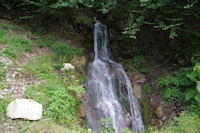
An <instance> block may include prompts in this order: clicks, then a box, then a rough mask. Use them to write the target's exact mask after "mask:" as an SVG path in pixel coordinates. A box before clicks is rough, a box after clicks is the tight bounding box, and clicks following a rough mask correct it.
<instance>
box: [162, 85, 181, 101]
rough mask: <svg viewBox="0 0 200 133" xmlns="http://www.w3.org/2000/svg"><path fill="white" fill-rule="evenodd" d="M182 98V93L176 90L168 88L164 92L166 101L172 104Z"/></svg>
mask: <svg viewBox="0 0 200 133" xmlns="http://www.w3.org/2000/svg"><path fill="white" fill-rule="evenodd" d="M180 96H181V91H180V90H179V89H178V88H176V87H172V88H166V89H165V91H164V99H165V100H167V101H168V102H169V103H172V102H173V101H175V100H176V99H178V98H180Z"/></svg>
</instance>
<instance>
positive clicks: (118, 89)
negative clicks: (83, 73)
mask: <svg viewBox="0 0 200 133" xmlns="http://www.w3.org/2000/svg"><path fill="white" fill-rule="evenodd" d="M94 26H95V29H94V52H95V58H94V61H93V62H92V63H91V64H90V65H89V68H88V79H87V92H86V95H87V96H86V97H87V99H86V100H85V104H86V115H87V119H88V123H89V126H91V128H92V129H93V130H95V131H97V132H99V130H100V129H101V123H100V120H101V118H108V117H111V118H112V127H113V128H114V129H115V132H116V133H120V132H121V130H122V129H123V128H125V127H127V123H126V120H125V115H126V114H125V113H126V112H125V109H124V107H123V106H122V104H121V101H122V99H123V97H124V96H123V92H124V91H126V92H127V101H129V104H130V107H129V108H130V109H129V110H130V112H131V121H132V123H131V124H132V128H133V130H134V131H135V132H136V133H143V132H144V125H143V122H142V118H141V114H140V112H139V109H138V102H137V99H135V97H134V96H133V88H132V85H131V82H130V80H129V78H128V76H127V75H126V73H125V71H124V69H123V67H122V66H121V65H120V64H118V63H116V62H114V61H112V60H110V59H109V52H108V48H107V44H108V35H107V34H108V33H107V28H106V26H105V25H103V24H102V23H100V22H99V21H97V20H96V23H95V25H94ZM124 89H125V90H124Z"/></svg>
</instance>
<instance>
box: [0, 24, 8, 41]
mask: <svg viewBox="0 0 200 133" xmlns="http://www.w3.org/2000/svg"><path fill="white" fill-rule="evenodd" d="M7 35H8V32H7V31H6V30H5V29H3V28H2V27H0V44H6V43H7V42H8V38H7Z"/></svg>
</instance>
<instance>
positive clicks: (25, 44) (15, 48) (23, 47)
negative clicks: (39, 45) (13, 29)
mask: <svg viewBox="0 0 200 133" xmlns="http://www.w3.org/2000/svg"><path fill="white" fill-rule="evenodd" d="M24 51H26V52H32V51H33V43H32V41H31V40H30V39H28V38H25V37H21V36H13V37H12V38H11V39H10V40H9V45H8V46H7V47H6V49H5V51H4V53H5V54H6V55H7V56H8V57H12V58H18V59H19V58H20V57H21V56H22V54H23V52H24Z"/></svg>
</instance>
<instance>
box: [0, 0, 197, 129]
mask: <svg viewBox="0 0 200 133" xmlns="http://www.w3.org/2000/svg"><path fill="white" fill-rule="evenodd" d="M199 2H200V1H199V0H190V1H188V0H182V1H180V0H156V1H155V0H103V1H101V0H92V1H91V0H59V1H52V0H12V1H8V0H1V1H0V14H2V15H0V17H2V18H3V17H4V16H6V17H8V19H10V17H11V19H13V20H16V21H17V22H23V23H29V25H31V27H32V28H31V30H32V31H34V32H35V33H36V34H37V35H39V36H40V37H39V39H38V40H36V42H37V43H38V45H39V46H40V47H49V48H51V49H52V51H53V55H51V57H46V56H44V57H43V56H40V57H38V58H37V59H33V60H32V61H31V62H30V63H29V64H27V65H26V66H24V71H23V73H24V75H26V76H27V77H29V76H33V77H37V78H40V79H42V80H44V83H41V84H40V85H38V86H37V87H36V86H34V85H33V86H29V87H28V88H27V96H28V97H30V98H34V99H36V100H37V101H41V102H42V104H43V105H44V106H45V109H46V111H47V112H48V113H47V114H46V116H49V117H52V118H54V119H55V120H57V122H59V123H66V121H65V120H64V119H66V120H70V121H71V120H73V119H75V117H74V114H72V112H73V111H75V108H77V106H78V105H79V104H80V103H79V101H73V99H74V93H73V95H69V94H71V93H72V92H74V91H75V92H76V93H80V92H79V90H82V89H81V87H80V86H79V83H78V82H80V81H78V82H77V81H75V79H73V78H72V77H73V76H74V75H73V74H72V72H65V74H64V76H65V77H67V78H63V77H60V76H59V75H58V74H57V73H55V68H56V69H58V70H60V69H61V68H62V67H63V63H66V62H70V61H71V60H72V57H73V56H74V55H75V54H76V55H77V56H81V55H82V54H83V49H80V48H71V47H70V46H69V44H67V43H64V42H56V41H55V39H54V37H53V36H51V35H47V34H48V33H47V32H48V29H47V27H48V26H49V23H55V22H56V24H58V23H59V24H62V23H63V22H64V23H65V21H67V22H66V23H67V26H69V27H70V30H71V31H81V30H82V31H83V27H84V28H85V29H84V31H86V33H87V34H92V26H93V19H92V17H93V16H94V15H95V16H97V18H98V19H102V20H105V21H102V20H101V21H102V22H103V23H105V24H106V25H107V27H108V29H109V34H110V36H111V38H112V39H111V40H115V42H119V41H121V42H123V43H122V45H123V46H122V45H116V48H117V50H116V51H118V50H121V51H120V52H121V53H119V55H116V57H119V58H121V57H124V58H127V59H131V60H132V62H133V63H132V64H131V65H132V66H133V67H135V68H136V69H138V71H139V72H141V73H143V74H146V75H147V77H148V76H151V74H152V73H151V72H153V71H151V72H149V68H151V66H150V65H149V66H147V65H146V64H147V63H146V62H147V60H145V58H144V55H145V57H148V56H149V57H150V58H153V59H152V60H150V61H152V65H153V64H154V65H155V64H157V63H159V64H160V63H161V62H160V60H162V61H163V63H161V64H160V65H158V67H155V68H159V67H160V66H161V67H163V66H164V67H165V68H169V71H170V72H169V74H168V76H166V77H160V78H158V80H157V88H163V89H160V90H159V91H162V92H163V97H164V99H165V100H166V101H168V102H169V103H173V102H174V103H175V102H176V101H177V100H178V101H181V102H184V103H186V104H187V105H188V106H189V109H190V111H191V112H192V113H195V114H197V115H200V45H199V42H200V31H199V30H198V29H200V25H199V22H200V14H199V12H200V6H199ZM8 13H11V15H9V14H8ZM60 22H61V23H60ZM68 24H69V25H68ZM71 26H72V27H71ZM73 26H74V27H73ZM63 27H65V26H63ZM17 29H18V27H17V26H15V25H9V24H5V23H0V45H1V44H3V45H1V46H2V47H5V51H3V52H2V51H1V53H0V54H5V55H6V56H8V57H10V58H12V59H20V57H21V56H22V53H23V52H25V51H26V52H32V51H33V47H34V46H33V43H32V41H31V40H30V39H29V38H26V37H19V36H14V37H13V36H11V37H9V36H10V31H12V30H17ZM71 31H70V32H71ZM29 36H30V38H31V36H32V34H30V35H29ZM9 38H11V39H9ZM88 38H89V37H88ZM88 38H86V39H85V40H87V41H88V42H87V45H88V46H87V47H88V49H87V51H89V49H90V48H91V46H90V44H92V43H90V40H89V39H88ZM124 40H125V41H124ZM160 40H161V41H160ZM124 42H125V44H124ZM84 43H85V42H84ZM111 43H112V41H111ZM113 44H115V43H113ZM116 44H117V43H116ZM133 45H134V46H133ZM112 46H113V45H112ZM2 47H1V48H2ZM124 47H125V49H126V50H127V51H125V50H124V49H121V48H124ZM133 47H134V48H133ZM146 48H148V49H146ZM151 48H152V50H149V49H151ZM113 49H115V48H114V47H113ZM123 50H124V51H123ZM124 53H125V54H124ZM124 55H125V56H124ZM124 58H123V59H122V60H125V59H124ZM150 58H148V59H150ZM154 58H155V59H154ZM157 58H159V59H157ZM191 58H192V60H190V59H191ZM146 59H147V58H146ZM155 62H156V63H155ZM36 64H38V65H36ZM148 64H151V62H148ZM171 66H172V67H171ZM170 68H173V70H172V69H170ZM161 69H162V68H161ZM156 71H162V70H160V69H158V70H156ZM5 73H6V70H5V69H4V66H3V65H1V66H0V75H1V77H0V81H1V82H0V89H2V88H4V86H5V83H4V79H5ZM155 73H156V72H155ZM158 73H159V72H158ZM156 74H157V73H156ZM156 74H155V75H156ZM155 75H154V76H155ZM158 75H159V74H158ZM155 77H157V75H156V76H155ZM67 81H70V83H69V82H67ZM55 82H56V83H55ZM151 86H153V84H152V85H151V84H148V83H146V84H144V86H143V88H142V91H143V93H144V94H145V96H146V95H148V94H151V90H152V89H151ZM79 87H80V88H79ZM76 89H77V90H76ZM36 92H38V93H36ZM36 97H37V98H36ZM57 99H58V100H57ZM66 100H69V101H71V103H70V104H68V103H63V102H64V101H66ZM141 102H142V104H143V108H144V112H143V113H144V115H145V116H147V118H149V115H148V113H146V112H145V110H150V105H148V104H147V102H146V101H145V100H144V101H141ZM61 105H62V106H61ZM57 107H59V109H57ZM69 108H70V109H69ZM66 109H67V110H69V112H66V113H67V118H65V115H64V114H63V112H64V111H63V110H66ZM147 112H148V111H147ZM190 117H191V121H190V122H191V123H193V122H194V121H193V117H195V118H197V120H199V117H198V116H196V115H193V114H188V115H186V114H183V115H180V117H179V118H178V119H179V120H178V121H176V120H175V123H176V124H172V126H167V127H166V129H164V128H163V129H162V130H163V131H164V130H165V131H166V132H188V130H189V129H191V131H194V132H196V127H195V126H194V128H193V129H194V130H192V128H191V125H190V124H189V120H188V121H187V120H185V125H182V124H184V119H185V118H188V119H190ZM145 121H146V120H145ZM148 121H149V120H148V119H147V122H145V124H146V123H148ZM187 122H188V124H186V123H187ZM147 125H148V124H147ZM194 125H195V122H194ZM184 128H185V129H184ZM186 128H188V129H186ZM109 130H110V129H109ZM111 132H112V131H111Z"/></svg>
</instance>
